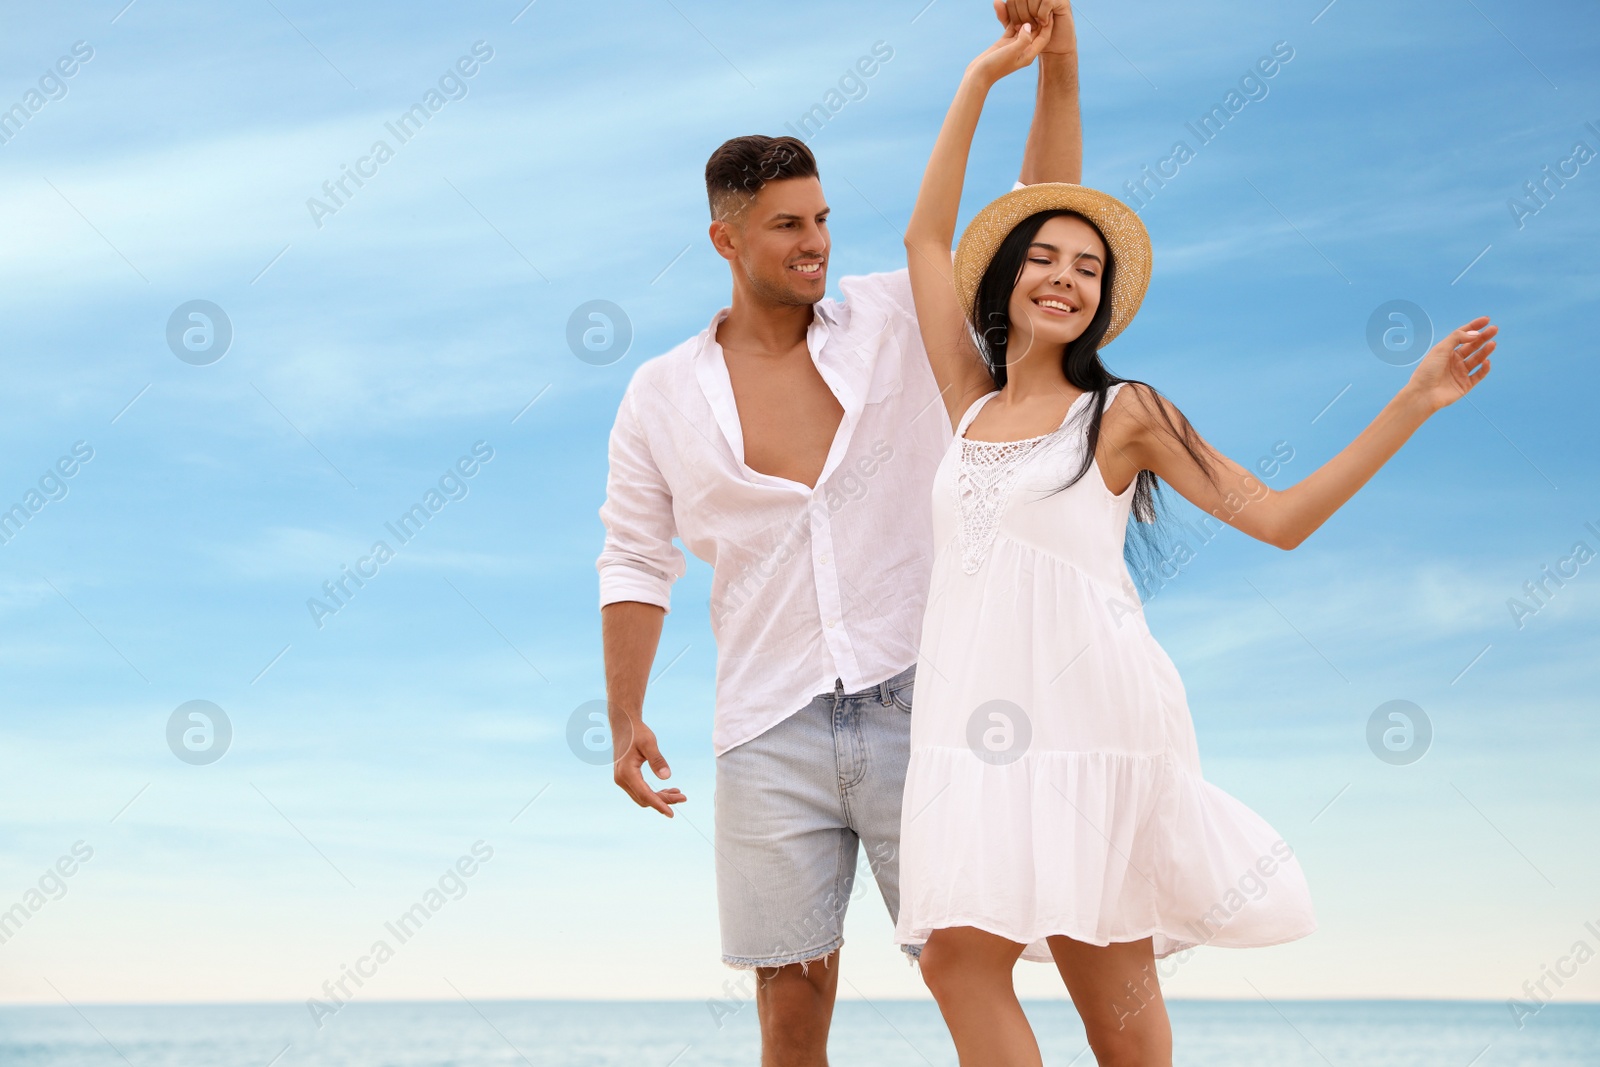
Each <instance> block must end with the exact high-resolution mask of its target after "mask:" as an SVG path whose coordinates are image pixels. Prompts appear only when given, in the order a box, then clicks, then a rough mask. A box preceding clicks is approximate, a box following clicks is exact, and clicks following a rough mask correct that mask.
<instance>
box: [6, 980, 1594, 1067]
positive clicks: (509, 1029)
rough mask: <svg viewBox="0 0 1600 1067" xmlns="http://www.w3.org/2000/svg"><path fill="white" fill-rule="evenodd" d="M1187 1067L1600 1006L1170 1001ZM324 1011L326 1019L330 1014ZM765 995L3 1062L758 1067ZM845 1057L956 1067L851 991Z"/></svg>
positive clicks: (1532, 1023)
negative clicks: (1518, 1008)
mask: <svg viewBox="0 0 1600 1067" xmlns="http://www.w3.org/2000/svg"><path fill="white" fill-rule="evenodd" d="M1024 1008H1025V1010H1026V1011H1027V1013H1028V1017H1029V1020H1030V1021H1031V1022H1032V1024H1033V1028H1034V1033H1035V1034H1036V1035H1037V1036H1038V1038H1039V1045H1040V1048H1041V1050H1042V1051H1043V1054H1044V1062H1045V1063H1046V1064H1059V1065H1062V1067H1068V1065H1075V1067H1092V1065H1093V1064H1094V1062H1095V1061H1094V1056H1093V1054H1092V1053H1091V1052H1089V1050H1088V1046H1087V1045H1086V1043H1085V1042H1084V1038H1083V1029H1082V1027H1081V1026H1080V1024H1079V1023H1078V1020H1077V1016H1076V1014H1075V1013H1074V1012H1073V1009H1072V1005H1071V1003H1070V1002H1068V1001H1066V1000H1064V999H1063V1000H1059V1001H1025V1002H1024ZM1168 1013H1169V1015H1170V1016H1171V1019H1172V1027H1173V1042H1174V1050H1175V1051H1174V1057H1173V1062H1174V1064H1177V1065H1189V1067H1223V1065H1227V1067H1239V1065H1248V1064H1262V1065H1272V1067H1301V1065H1304V1067H1346V1065H1348V1067H1511V1065H1527V1067H1534V1065H1538V1067H1579V1065H1590V1067H1596V1065H1600V1005H1594V1004H1556V1003H1551V1004H1546V1005H1544V1006H1543V1007H1540V1008H1538V1010H1537V1011H1535V1012H1532V1013H1531V1014H1530V1013H1528V1012H1526V1011H1525V1012H1523V1013H1521V1016H1520V1018H1518V1017H1515V1015H1514V1013H1513V1012H1512V1010H1511V1009H1510V1007H1509V1006H1508V1005H1507V1004H1506V1003H1504V1002H1482V1001H1392V1000H1391V1001H1355V1000H1339V1001H1307V1000H1274V1001H1270V1002H1269V1001H1265V1000H1257V1001H1253V1002H1252V1001H1216V1000H1174V1001H1171V1002H1169V1004H1168ZM319 1022H320V1025H318V1023H319ZM759 1050H760V1035H759V1031H758V1028H757V1021H756V1011H755V1005H754V1003H753V1002H737V1001H735V1002H727V1001H715V1002H711V1003H706V1002H702V1001H649V1002H645V1001H550V1000H541V1001H488V1000H467V999H466V998H465V997H464V996H463V997H462V998H461V999H458V1000H455V1001H451V1002H415V1003H410V1002H385V1003H360V1002H352V1003H349V1004H346V1005H343V1006H342V1007H341V1008H340V1009H339V1010H338V1012H337V1013H335V1014H333V1015H331V1016H327V1017H324V1018H322V1019H320V1020H317V1021H313V1020H312V1019H311V1017H310V1015H309V1013H308V1011H307V1009H306V1006H305V1005H302V1004H238V1005H160V1006H135V1005H100V1004H78V1005H66V1004H63V1005H60V1006H42V1007H31V1006H30V1007H6V1008H0V1067H546V1065H549V1067H613V1065H615V1067H713V1065H715V1067H732V1065H736V1064H737V1065H740V1067H755V1065H757V1064H759V1062H760V1052H759ZM828 1055H829V1062H830V1063H831V1064H833V1065H834V1067H852V1065H860V1067H900V1065H904V1067H947V1065H948V1067H956V1054H955V1047H954V1046H953V1045H952V1044H951V1042H950V1037H949V1034H948V1033H947V1031H946V1030H945V1028H944V1023H943V1021H942V1020H941V1019H940V1016H939V1012H938V1008H937V1007H936V1006H935V1005H934V1004H933V1002H932V1001H909V1000H908V1001H884V1000H874V1001H864V1000H840V1001H839V1003H838V1005H837V1006H836V1008H835V1011H834V1020H833V1029H832V1037H831V1039H830V1044H829V1050H828Z"/></svg>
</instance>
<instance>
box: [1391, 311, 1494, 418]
mask: <svg viewBox="0 0 1600 1067" xmlns="http://www.w3.org/2000/svg"><path fill="white" fill-rule="evenodd" d="M1499 331H1500V328H1499V327H1498V326H1490V325H1489V316H1487V315H1483V316H1480V317H1479V318H1476V319H1473V320H1472V321H1471V322H1469V323H1467V324H1466V325H1465V326H1462V327H1459V328H1458V329H1455V330H1453V331H1451V332H1450V333H1449V334H1447V335H1446V336H1445V337H1444V338H1442V339H1441V340H1440V341H1439V343H1438V344H1436V345H1434V346H1433V347H1432V348H1430V349H1429V350H1428V354H1427V355H1426V356H1423V357H1422V362H1421V363H1418V364H1417V369H1416V370H1414V371H1412V372H1411V380H1410V381H1408V382H1406V386H1405V387H1406V389H1407V390H1409V391H1410V392H1411V393H1412V394H1413V395H1414V396H1416V397H1417V398H1418V399H1419V400H1421V401H1422V403H1423V405H1424V406H1425V409H1426V410H1427V411H1428V412H1429V413H1430V414H1432V413H1433V412H1435V411H1438V410H1440V409H1441V408H1445V407H1449V406H1450V405H1451V404H1453V403H1455V402H1456V401H1457V400H1460V399H1461V398H1462V397H1464V396H1466V395H1467V393H1468V392H1470V391H1471V390H1472V389H1473V388H1474V387H1476V386H1477V384H1478V383H1479V382H1481V381H1483V379H1484V378H1486V377H1487V376H1488V374H1489V353H1490V352H1493V351H1494V344H1495V343H1494V341H1493V340H1492V339H1491V338H1493V337H1494V335H1495V334H1496V333H1498V332H1499Z"/></svg>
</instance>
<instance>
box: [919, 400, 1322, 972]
mask: <svg viewBox="0 0 1600 1067" xmlns="http://www.w3.org/2000/svg"><path fill="white" fill-rule="evenodd" d="M1121 389H1122V385H1121V384H1118V385H1114V386H1112V387H1111V389H1110V390H1109V396H1108V399H1107V405H1106V406H1107V409H1108V410H1109V409H1110V407H1111V405H1112V403H1114V401H1115V399H1116V395H1117V393H1118V392H1119V391H1120V390H1121ZM997 395H998V394H997V393H990V394H988V395H987V396H985V397H982V398H980V399H979V400H978V401H976V402H975V403H974V404H973V405H972V406H971V407H970V408H968V409H967V412H966V413H965V414H964V415H963V416H962V418H961V423H960V425H959V427H958V428H957V431H956V437H955V439H954V440H953V441H952V442H951V444H950V451H949V452H948V453H947V454H946V455H945V457H944V459H943V460H942V461H941V463H940V465H939V468H938V472H937V474H936V475H935V480H934V488H933V494H934V495H933V532H934V545H935V557H934V564H933V579H932V584H931V586H930V589H929V595H928V605H927V612H926V615H925V616H924V619H923V624H922V640H921V646H920V649H919V654H918V657H917V678H916V693H915V698H914V700H913V707H914V709H915V710H914V711H913V712H912V715H911V762H910V766H909V768H908V770H907V775H906V784H905V797H904V804H903V808H902V812H901V829H900V849H901V851H900V879H899V881H900V912H899V916H898V921H897V923H896V927H895V940H896V941H897V942H898V943H900V944H921V943H923V942H925V941H926V940H927V938H928V934H929V933H930V931H932V930H935V929H939V928H941V927H949V926H975V927H979V928H981V929H984V930H987V931H989V932H991V933H995V934H999V935H1001V936H1003V937H1006V938H1009V939H1010V940H1013V941H1018V942H1022V943H1024V944H1026V945H1027V948H1026V949H1025V950H1024V951H1023V953H1022V958H1023V959H1029V960H1038V961H1044V962H1048V961H1049V960H1050V959H1051V956H1050V952H1049V949H1048V947H1047V945H1046V943H1045V940H1044V939H1045V938H1046V937H1047V936H1050V935H1052V934H1065V935H1067V936H1068V937H1071V938H1074V939H1076V940H1079V941H1084V942H1088V943H1091V944H1096V945H1105V944H1108V943H1110V942H1114V941H1137V940H1140V939H1142V938H1145V937H1152V938H1153V939H1154V947H1155V954H1156V956H1157V957H1162V956H1167V955H1170V954H1171V953H1173V952H1177V951H1180V950H1183V949H1186V948H1189V947H1191V946H1193V945H1196V944H1212V945H1222V946H1228V947H1236V948H1242V947H1248V946H1259V945H1272V944H1278V943H1280V942H1284V941H1290V940H1293V939H1295V938H1298V937H1304V936H1305V935H1306V934H1309V933H1311V932H1312V931H1313V930H1314V929H1316V920H1315V918H1314V917H1313V914H1312V908H1311V898H1310V893H1309V891H1308V889H1307V887H1306V882H1305V876H1304V875H1303V874H1302V872H1301V870H1300V865H1299V863H1298V862H1297V861H1296V859H1295V858H1294V854H1293V851H1292V849H1290V847H1289V846H1288V845H1287V844H1286V843H1285V842H1284V840H1283V838H1282V837H1281V836H1280V835H1279V834H1278V833H1277V832H1276V831H1274V830H1273V829H1272V827H1271V826H1269V825H1267V823H1266V822H1265V821H1264V820H1263V819H1262V818H1261V817H1260V816H1258V815H1256V814H1255V813H1254V812H1253V811H1251V810H1250V809H1249V808H1247V807H1245V806H1244V805H1243V804H1242V803H1240V802H1239V801H1237V800H1235V799H1234V798H1233V797H1231V796H1229V795H1228V794H1227V793H1224V792H1223V791H1222V790H1220V789H1218V788H1217V787H1215V786H1213V785H1211V784H1210V783H1208V782H1206V781H1205V780H1204V779H1202V778H1201V776H1200V760H1199V753H1198V750H1197V749H1196V746H1195V735H1194V724H1193V722H1192V721H1191V720H1190V717H1189V708H1188V704H1187V701H1186V697H1185V694H1184V689H1183V683H1182V682H1181V681H1180V679H1179V678H1178V672H1177V670H1176V668H1174V666H1173V664H1172V661H1171V660H1170V659H1169V658H1168V657H1167V654H1166V653H1165V652H1164V651H1163V650H1162V648H1161V646H1160V645H1159V644H1157V643H1156V640H1155V638H1154V637H1152V636H1151V634H1150V631H1149V629H1148V628H1147V627H1146V625H1145V618H1144V611H1143V609H1142V607H1141V604H1140V601H1139V596H1138V593H1137V591H1136V590H1135V588H1134V586H1133V582H1132V580H1131V579H1130V577H1129V575H1128V569H1127V566H1126V565H1125V564H1124V562H1123V555H1122V549H1123V537H1124V534H1125V532H1126V524H1127V520H1128V514H1129V508H1130V506H1131V503H1132V500H1133V486H1132V485H1130V486H1129V487H1128V489H1127V490H1125V491H1124V492H1122V493H1120V494H1113V493H1112V492H1111V491H1110V489H1108V488H1107V487H1106V484H1105V482H1104V480H1103V479H1102V478H1101V475H1100V471H1099V467H1098V465H1097V464H1096V465H1091V466H1090V468H1089V470H1088V471H1087V472H1085V474H1084V476H1083V478H1082V479H1081V480H1080V481H1078V483H1077V484H1075V485H1073V486H1072V487H1071V488H1069V489H1067V490H1066V491H1064V492H1059V493H1055V494H1054V495H1049V493H1050V490H1053V489H1055V488H1057V487H1059V486H1061V485H1063V484H1065V483H1066V482H1067V481H1068V480H1069V479H1070V478H1071V476H1072V475H1073V473H1074V472H1075V471H1076V470H1077V467H1078V464H1079V463H1080V462H1081V456H1082V454H1083V450H1084V448H1085V441H1086V431H1087V427H1088V420H1089V416H1090V404H1091V403H1092V397H1093V394H1092V393H1084V394H1083V395H1082V396H1080V397H1078V399H1077V400H1076V401H1074V402H1073V405H1072V407H1071V408H1070V409H1069V411H1068V413H1067V417H1066V419H1065V420H1064V421H1063V423H1062V425H1061V427H1060V428H1059V429H1057V430H1056V431H1055V432H1054V433H1051V434H1046V435H1043V436H1042V437H1037V438H1030V439H1028V440H1026V441H1020V442H1005V443H994V442H977V441H968V440H966V439H965V437H964V436H963V435H964V434H965V432H966V428H967V426H968V425H969V424H970V423H971V422H972V420H973V418H974V417H975V416H976V414H977V412H978V410H979V409H980V408H981V407H982V406H983V405H984V404H985V403H987V402H988V401H989V400H990V399H992V398H993V397H994V396H997Z"/></svg>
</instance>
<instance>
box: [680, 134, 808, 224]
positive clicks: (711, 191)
mask: <svg viewBox="0 0 1600 1067" xmlns="http://www.w3.org/2000/svg"><path fill="white" fill-rule="evenodd" d="M816 176H817V159H816V157H815V156H813V155H812V154H811V149H809V148H807V147H806V146H805V142H804V141H801V140H798V139H797V138H794V137H763V136H761V135H760V134H750V135H748V136H745V137H734V138H732V139H730V140H727V141H724V142H723V143H722V146H721V147H720V148H718V149H717V150H716V151H715V152H713V153H711V158H710V159H708V160H706V199H707V200H709V201H710V202H711V217H712V219H714V220H715V219H723V220H726V221H733V220H735V219H737V218H738V217H739V216H740V215H742V214H743V213H744V211H745V210H746V209H747V208H748V207H749V206H750V203H751V202H752V201H753V200H754V199H755V196H756V194H757V193H759V192H760V191H761V187H762V186H764V185H766V184H767V183H768V182H774V181H781V180H783V179H786V178H815V177H816Z"/></svg>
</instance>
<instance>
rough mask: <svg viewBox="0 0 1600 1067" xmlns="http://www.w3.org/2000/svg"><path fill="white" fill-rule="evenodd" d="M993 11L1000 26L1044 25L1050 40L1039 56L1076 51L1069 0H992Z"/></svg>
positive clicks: (1076, 39) (1070, 2) (1075, 38)
mask: <svg viewBox="0 0 1600 1067" xmlns="http://www.w3.org/2000/svg"><path fill="white" fill-rule="evenodd" d="M994 14H995V17H996V18H997V19H999V20H1000V25H1002V26H1012V25H1021V24H1022V23H1024V22H1031V23H1033V24H1034V25H1035V26H1044V25H1047V24H1048V25H1049V27H1050V43H1049V44H1047V45H1045V46H1044V50H1043V52H1042V53H1041V54H1043V55H1052V54H1053V55H1068V54H1072V53H1076V52H1077V50H1078V35H1077V32H1076V27H1075V26H1074V25H1073V23H1072V0H994Z"/></svg>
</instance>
